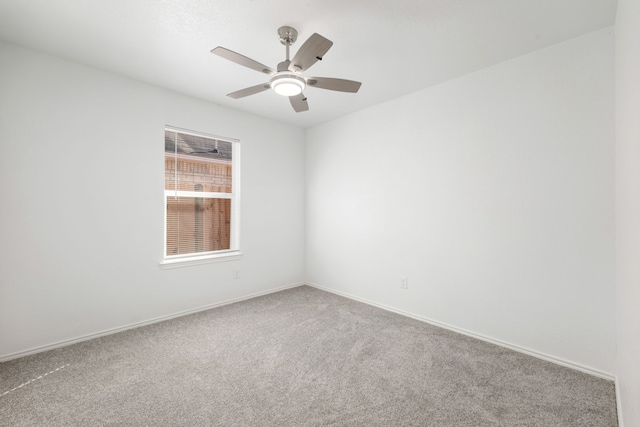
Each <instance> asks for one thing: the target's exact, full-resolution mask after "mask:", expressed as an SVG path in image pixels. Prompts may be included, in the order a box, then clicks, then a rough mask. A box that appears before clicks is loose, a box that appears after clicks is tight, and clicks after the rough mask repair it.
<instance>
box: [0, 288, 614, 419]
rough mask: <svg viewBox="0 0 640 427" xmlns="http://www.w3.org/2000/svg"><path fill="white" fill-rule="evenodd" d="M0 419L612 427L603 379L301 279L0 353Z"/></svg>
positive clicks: (608, 386) (609, 386)
mask: <svg viewBox="0 0 640 427" xmlns="http://www.w3.org/2000/svg"><path fill="white" fill-rule="evenodd" d="M0 387H1V388H0V425H2V426H455V427H461V426H545V427H549V426H562V427H568V426H580V427H587V426H616V425H617V421H616V404H615V393H614V385H613V383H612V382H609V381H606V380H602V379H599V378H595V377H592V376H590V375H587V374H583V373H581V372H577V371H574V370H571V369H567V368H563V367H561V366H557V365H555V364H552V363H548V362H545V361H542V360H539V359H536V358H532V357H529V356H526V355H523V354H520V353H516V352H513V351H510V350H507V349H504V348H502V347H498V346H494V345H492V344H488V343H485V342H483V341H479V340H475V339H473V338H469V337H466V336H463V335H458V334H455V333H453V332H450V331H447V330H444V329H440V328H437V327H434V326H431V325H428V324H425V323H422V322H419V321H416V320H413V319H409V318H405V317H402V316H400V315H397V314H394V313H389V312H386V311H384V310H381V309H378V308H375V307H371V306H368V305H366V304H362V303H359V302H355V301H352V300H349V299H346V298H342V297H339V296H336V295H333V294H330V293H327V292H323V291H320V290H317V289H314V288H311V287H307V286H303V287H298V288H294V289H290V290H286V291H283V292H278V293H275V294H270V295H267V296H263V297H259V298H255V299H252V300H248V301H243V302H240V303H236V304H232V305H228V306H224V307H220V308H216V309H213V310H208V311H206V312H201V313H197V314H194V315H190V316H185V317H182V318H178V319H173V320H170V321H166V322H162V323H158V324H154V325H150V326H146V327H142V328H138V329H134V330H130V331H126V332H122V333H119V334H115V335H111V336H108V337H103V338H99V339H95V340H92V341H87V342H84V343H80V344H75V345H72V346H68V347H65V348H61V349H56V350H52V351H49V352H46V353H41V354H37V355H33V356H28V357H24V358H22V359H18V360H13V361H9V362H5V363H2V364H0Z"/></svg>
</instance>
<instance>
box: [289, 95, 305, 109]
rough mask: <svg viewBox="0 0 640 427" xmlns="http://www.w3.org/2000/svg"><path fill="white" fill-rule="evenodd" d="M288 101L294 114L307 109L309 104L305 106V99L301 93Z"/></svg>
mask: <svg viewBox="0 0 640 427" xmlns="http://www.w3.org/2000/svg"><path fill="white" fill-rule="evenodd" d="M289 101H290V102H291V106H292V107H293V109H294V110H296V113H301V112H303V111H307V110H308V109H309V104H307V97H306V96H304V94H303V93H301V94H299V95H296V96H290V97H289Z"/></svg>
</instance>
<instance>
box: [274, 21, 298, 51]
mask: <svg viewBox="0 0 640 427" xmlns="http://www.w3.org/2000/svg"><path fill="white" fill-rule="evenodd" d="M278 36H279V37H280V43H282V44H283V45H285V46H291V45H292V44H294V43H295V42H296V40H297V39H298V31H296V29H295V28H293V27H288V26H286V25H285V26H284V27H280V28H278Z"/></svg>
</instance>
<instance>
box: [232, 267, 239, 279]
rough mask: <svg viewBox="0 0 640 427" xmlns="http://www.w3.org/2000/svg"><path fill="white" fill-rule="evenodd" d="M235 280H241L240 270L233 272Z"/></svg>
mask: <svg viewBox="0 0 640 427" xmlns="http://www.w3.org/2000/svg"><path fill="white" fill-rule="evenodd" d="M233 278H234V279H239V278H240V269H239V268H236V269H234V270H233Z"/></svg>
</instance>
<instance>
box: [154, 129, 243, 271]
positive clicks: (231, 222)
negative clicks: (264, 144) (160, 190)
mask: <svg viewBox="0 0 640 427" xmlns="http://www.w3.org/2000/svg"><path fill="white" fill-rule="evenodd" d="M239 156H240V143H239V142H238V141H236V140H232V139H228V138H220V137H217V136H211V135H205V134H201V133H196V132H192V131H187V130H184V129H178V128H172V127H166V128H165V131H164V199H165V233H164V234H165V239H164V260H163V262H162V265H164V266H179V265H188V264H193V263H202V262H212V261H219V260H223V259H228V258H229V257H238V256H239V255H240V253H239V248H238V245H239V221H238V219H239V217H240V215H239V176H240V174H239V163H240V162H239Z"/></svg>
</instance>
